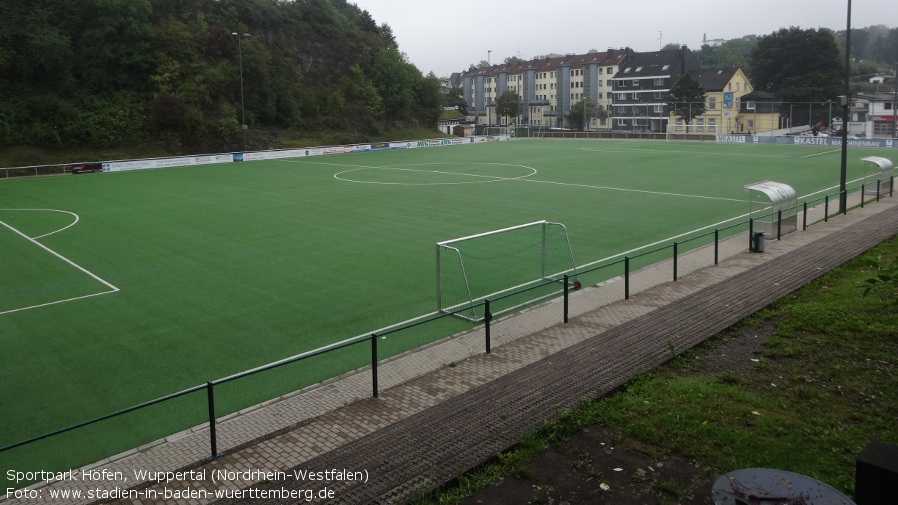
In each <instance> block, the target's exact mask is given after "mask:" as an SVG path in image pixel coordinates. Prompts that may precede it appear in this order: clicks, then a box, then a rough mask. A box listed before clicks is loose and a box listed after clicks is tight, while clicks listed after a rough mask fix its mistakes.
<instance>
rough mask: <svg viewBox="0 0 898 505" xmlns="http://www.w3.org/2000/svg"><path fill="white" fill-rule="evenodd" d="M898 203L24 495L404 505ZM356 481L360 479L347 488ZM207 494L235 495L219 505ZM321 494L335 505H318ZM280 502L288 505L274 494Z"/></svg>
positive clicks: (830, 262)
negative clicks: (314, 476) (376, 382)
mask: <svg viewBox="0 0 898 505" xmlns="http://www.w3.org/2000/svg"><path fill="white" fill-rule="evenodd" d="M896 205H898V199H885V200H883V201H881V202H878V203H875V204H868V205H867V206H866V207H865V208H863V209H856V210H853V211H852V212H850V213H849V214H847V215H844V216H838V217H835V218H831V219H830V221H829V222H828V223H818V224H816V225H815V226H812V227H810V228H809V229H808V230H807V231H797V232H794V233H791V234H789V235H786V236H784V237H783V240H779V241H776V240H773V241H770V240H768V242H767V247H766V251H765V252H764V253H763V254H753V253H748V252H744V251H745V249H746V248H747V246H748V240H747V238H744V235H742V236H740V237H738V238H737V239H736V240H732V241H729V242H728V245H727V247H722V248H721V249H722V250H724V249H727V250H729V251H730V252H728V253H726V256H728V258H727V259H726V260H725V261H722V262H721V263H720V264H719V265H717V266H713V267H706V268H698V267H691V268H689V270H690V273H689V274H688V275H686V274H683V273H681V274H680V275H681V276H680V277H679V279H678V280H677V281H676V282H673V281H670V280H669V279H666V277H665V276H666V275H667V274H664V273H659V272H658V271H653V270H652V269H646V270H644V271H642V272H641V273H640V274H639V275H634V277H633V279H632V281H631V289H633V291H634V292H635V291H637V290H639V289H644V291H641V292H639V293H638V294H633V295H632V297H631V299H630V300H620V298H622V293H623V281H622V280H621V279H613V280H611V281H608V282H606V283H603V285H601V286H600V287H598V288H589V289H584V290H582V291H579V292H577V293H575V294H573V295H572V297H571V303H570V315H571V317H570V321H569V323H568V324H562V323H561V322H560V320H561V304H560V303H559V302H558V301H553V302H549V303H547V304H544V305H542V306H540V307H537V308H534V309H530V310H527V311H524V312H523V313H521V314H518V315H515V316H510V317H506V318H504V319H502V320H498V321H495V322H494V324H493V326H492V343H493V349H492V353H490V354H486V353H484V334H483V330H482V328H478V329H476V330H473V331H470V332H467V333H465V334H463V335H458V336H455V337H453V338H450V339H447V340H444V341H442V342H439V343H437V344H434V345H430V346H427V347H425V348H423V349H419V350H416V351H413V352H409V353H406V354H404V355H402V356H399V357H397V358H393V359H390V360H387V361H385V362H383V363H381V364H380V365H379V367H378V368H379V379H380V394H379V396H378V397H377V398H373V397H371V378H370V371H366V370H362V371H358V372H354V373H350V374H346V375H344V376H341V377H338V378H335V379H333V380H330V381H327V382H326V383H324V384H321V385H319V386H317V387H312V388H307V389H305V390H302V391H299V392H296V393H294V394H291V395H287V396H285V397H281V398H278V399H275V400H272V401H270V402H266V403H265V404H262V405H259V406H256V407H253V408H250V409H246V410H244V411H242V412H241V413H238V414H235V415H231V416H227V417H225V418H221V419H220V420H219V422H218V423H217V428H218V429H217V432H218V446H219V448H220V449H221V448H224V454H223V455H221V456H220V457H218V458H216V459H214V460H211V461H210V460H207V459H206V458H207V456H208V454H209V439H208V428H207V427H206V426H199V427H196V428H194V429H191V430H187V431H185V432H182V433H179V434H176V435H173V436H171V437H168V438H167V439H165V440H162V441H158V442H156V443H153V444H148V445H147V446H144V447H140V448H137V449H135V450H133V451H129V452H128V453H125V454H123V455H119V456H117V457H115V458H110V459H109V460H104V461H101V462H98V463H97V464H95V465H92V467H93V468H97V469H100V468H105V469H108V470H110V471H120V472H122V474H123V475H126V476H128V477H129V480H128V482H126V483H123V482H115V481H109V482H106V483H102V484H100V485H99V487H100V488H102V489H104V490H105V491H106V492H120V493H123V496H124V498H122V499H118V500H116V499H114V498H116V495H108V496H106V497H104V498H103V499H101V500H95V499H82V500H73V499H57V500H52V499H50V498H49V491H50V490H51V489H54V488H56V489H61V488H64V487H65V488H78V489H81V490H82V491H86V490H88V489H89V488H90V486H88V485H86V484H84V483H59V484H56V485H46V484H45V485H37V486H34V487H33V489H36V490H39V491H40V492H41V498H42V499H41V500H40V502H41V503H60V504H82V503H90V502H97V503H128V504H161V503H185V504H193V505H203V504H209V503H216V504H217V505H224V504H231V503H246V504H250V503H252V504H261V503H265V504H267V503H271V504H274V503H300V502H307V501H308V500H307V499H306V498H307V495H306V494H305V493H308V492H312V493H313V498H314V503H349V504H360V503H401V502H403V501H405V500H408V499H409V498H411V497H413V496H414V495H415V494H417V493H421V492H426V491H427V490H429V489H431V488H433V487H435V486H438V485H441V484H443V483H445V482H447V481H449V480H451V479H453V478H454V477H455V476H457V475H458V474H460V473H463V472H464V471H466V470H468V469H470V468H472V467H474V466H476V465H478V464H480V463H482V462H484V461H486V460H488V459H489V458H491V457H492V456H494V455H495V454H496V453H497V452H499V451H501V450H504V449H506V448H508V447H510V446H511V445H512V444H513V443H514V442H515V441H516V440H517V439H518V438H519V437H520V436H521V435H523V434H524V433H525V432H526V430H527V429H529V428H531V427H534V426H538V425H539V424H541V423H542V422H543V421H544V420H545V419H548V418H551V417H553V416H554V415H557V413H558V412H560V411H561V410H563V409H565V408H568V407H572V406H575V405H576V404H577V403H578V402H579V401H581V400H582V399H584V398H594V397H597V396H600V395H602V394H605V393H607V392H609V391H611V390H612V389H614V388H616V387H618V386H620V385H622V384H624V383H625V382H626V381H627V379H628V378H629V377H630V376H631V375H632V374H634V373H639V372H643V371H646V370H649V369H651V368H654V367H656V366H657V365H659V364H660V363H663V362H664V361H667V360H668V359H670V358H671V357H672V355H673V353H678V352H682V351H683V350H685V349H688V348H689V347H692V346H694V345H696V344H698V343H700V342H702V341H703V340H705V339H707V338H709V337H711V336H713V335H714V334H716V333H717V332H719V331H721V330H723V329H725V328H726V327H728V326H730V325H732V324H734V323H736V322H738V321H739V320H740V319H742V318H743V317H745V316H747V315H750V314H751V313H753V312H755V311H757V310H759V309H761V308H763V307H765V306H767V305H769V304H770V303H772V302H773V301H775V300H776V299H778V298H780V297H782V296H784V295H785V294H788V293H789V292H791V291H794V290H795V289H797V288H799V287H801V286H802V285H804V284H806V283H807V282H809V281H811V280H813V279H815V278H817V277H819V276H820V275H822V274H823V273H825V272H827V271H829V270H831V269H832V268H835V267H836V266H838V265H840V264H842V263H844V262H845V261H847V260H849V259H851V258H852V257H854V256H856V255H858V254H860V253H862V252H864V251H866V250H867V249H869V248H870V247H873V246H875V245H876V244H878V243H880V242H881V241H883V240H885V239H887V238H889V237H891V236H893V235H895V234H896V233H898V208H896ZM812 221H813V220H812ZM799 226H800V225H799ZM739 241H742V242H743V243H742V244H741V245H740V244H739ZM691 254H692V255H693V256H695V255H700V254H708V251H707V250H705V251H696V252H694V253H691ZM699 263H701V262H695V264H699ZM683 264H689V262H688V261H684V262H683ZM705 264H707V261H706V262H705ZM634 285H635V286H637V287H636V288H634V287H633V286H634ZM332 469H338V470H341V471H345V473H344V474H340V475H324V476H322V477H330V479H328V480H327V481H322V480H311V479H309V478H308V477H307V478H305V479H303V478H299V479H296V478H294V477H293V471H294V470H295V471H306V470H307V471H312V472H323V471H327V470H332ZM135 470H152V471H176V470H181V471H183V470H193V471H194V472H195V473H194V474H192V475H181V476H178V478H177V479H175V480H173V481H171V482H167V483H166V482H162V483H148V482H140V480H139V479H137V480H136V479H134V478H133V472H134V471H135ZM214 472H222V473H214ZM267 472H271V473H267ZM354 472H361V475H362V476H363V477H364V480H363V481H359V480H351V479H349V477H355V476H356V474H355V473H354ZM215 476H218V477H222V476H223V477H225V478H224V479H220V478H214V477H215ZM189 477H193V478H189ZM213 480H214V481H213ZM79 485H80V488H79ZM93 487H98V485H97V484H96V483H94V485H93ZM215 490H229V491H232V492H239V493H243V497H244V499H239V498H238V499H216V497H215V496H214V495H212V494H211V492H213V491H215ZM207 492H208V493H207ZM322 492H324V493H327V492H330V493H332V497H331V498H330V499H326V498H319V495H318V494H319V493H322ZM287 493H293V498H290V499H280V498H277V496H278V494H281V495H283V494H287ZM0 503H2V504H3V505H7V504H9V505H12V504H16V505H18V504H19V503H35V501H33V500H0Z"/></svg>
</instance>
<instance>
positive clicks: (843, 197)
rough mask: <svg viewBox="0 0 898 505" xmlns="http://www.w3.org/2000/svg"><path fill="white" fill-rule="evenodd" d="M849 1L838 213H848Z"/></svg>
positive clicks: (849, 7) (849, 6)
mask: <svg viewBox="0 0 898 505" xmlns="http://www.w3.org/2000/svg"><path fill="white" fill-rule="evenodd" d="M850 84H851V0H848V29H847V30H846V31H845V96H843V97H842V167H841V170H840V171H839V212H840V213H842V214H844V213H845V212H847V211H848V194H847V193H846V192H845V184H846V182H847V180H848V176H847V173H848V119H849V118H848V114H849V113H850V111H849V109H848V107H849V102H850V98H851V96H850V95H851V88H850Z"/></svg>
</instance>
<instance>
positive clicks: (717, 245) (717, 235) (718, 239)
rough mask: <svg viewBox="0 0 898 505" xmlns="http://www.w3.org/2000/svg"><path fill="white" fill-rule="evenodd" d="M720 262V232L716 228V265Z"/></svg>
mask: <svg viewBox="0 0 898 505" xmlns="http://www.w3.org/2000/svg"><path fill="white" fill-rule="evenodd" d="M719 260H720V230H718V229H717V228H714V264H715V265H717V264H718V263H719Z"/></svg>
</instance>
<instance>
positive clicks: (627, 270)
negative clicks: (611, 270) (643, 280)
mask: <svg viewBox="0 0 898 505" xmlns="http://www.w3.org/2000/svg"><path fill="white" fill-rule="evenodd" d="M629 299H630V257H629V256H624V300H629Z"/></svg>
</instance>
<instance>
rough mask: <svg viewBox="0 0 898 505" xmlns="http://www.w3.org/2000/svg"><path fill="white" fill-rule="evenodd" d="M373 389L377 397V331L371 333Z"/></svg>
mask: <svg viewBox="0 0 898 505" xmlns="http://www.w3.org/2000/svg"><path fill="white" fill-rule="evenodd" d="M371 389H372V391H373V393H374V397H375V398H377V333H372V334H371Z"/></svg>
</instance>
